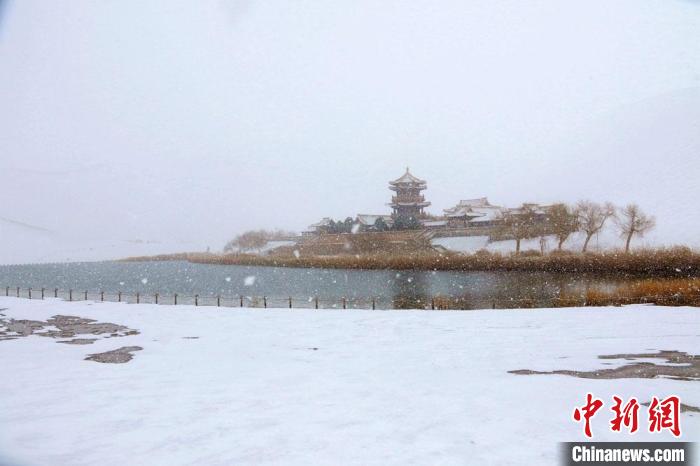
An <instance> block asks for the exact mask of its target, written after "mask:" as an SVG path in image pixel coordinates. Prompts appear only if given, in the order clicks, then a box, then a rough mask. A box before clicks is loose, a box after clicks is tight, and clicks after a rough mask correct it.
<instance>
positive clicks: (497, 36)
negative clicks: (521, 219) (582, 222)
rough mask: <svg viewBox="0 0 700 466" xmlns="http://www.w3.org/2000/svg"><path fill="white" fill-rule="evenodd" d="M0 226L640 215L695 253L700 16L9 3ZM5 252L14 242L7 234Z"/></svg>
mask: <svg viewBox="0 0 700 466" xmlns="http://www.w3.org/2000/svg"><path fill="white" fill-rule="evenodd" d="M0 21H1V22H0V143H1V145H0V158H1V164H0V202H1V204H2V209H0V217H3V218H8V219H12V220H16V221H21V222H26V223H30V224H34V225H39V226H42V227H45V228H47V229H50V230H52V231H55V232H60V233H62V234H64V235H69V236H73V237H81V238H83V237H84V238H90V239H104V238H119V239H134V238H140V239H158V240H165V239H178V240H189V241H201V242H205V243H206V244H211V245H212V248H215V249H218V248H220V247H222V246H223V243H224V242H225V240H226V239H228V238H230V237H231V236H232V235H233V234H235V233H236V232H240V231H243V230H246V229H250V228H258V227H267V228H270V227H280V228H286V229H296V230H301V229H303V228H304V227H305V226H306V225H308V224H310V223H313V222H315V221H316V220H318V218H320V217H321V216H333V217H345V216H348V215H354V214H356V213H384V212H388V207H386V206H385V203H386V202H387V201H388V199H389V196H390V195H391V193H390V192H389V191H388V189H387V181H388V180H389V179H393V178H395V177H397V176H399V175H401V173H402V172H403V170H404V169H405V166H406V165H410V167H411V170H412V172H413V173H414V174H415V175H417V176H419V177H422V178H425V179H427V181H428V188H429V189H428V191H427V192H426V196H427V197H428V200H430V201H432V202H433V206H432V207H431V211H432V212H433V213H440V212H441V211H442V209H443V208H446V207H449V206H451V205H452V204H454V203H456V202H457V201H458V200H459V199H460V198H469V197H479V196H488V197H489V198H490V200H491V201H492V202H494V203H499V204H507V205H514V204H518V203H520V202H523V201H541V202H553V201H559V200H562V201H575V200H577V199H580V198H591V199H594V200H600V201H603V200H610V201H613V202H616V203H620V204H622V203H626V202H629V201H637V202H638V203H640V204H641V205H642V207H643V208H645V209H646V210H647V211H649V212H650V213H652V214H655V215H656V216H657V219H658V224H659V226H658V228H657V230H656V232H655V234H654V235H652V238H653V239H654V240H656V241H659V242H664V243H678V242H689V243H691V244H694V245H698V244H700V240H698V239H697V238H698V228H699V227H700V209H698V207H697V200H698V199H700V187H699V183H698V179H699V178H700V161H698V159H700V2H696V1H687V0H686V1H683V0H659V1H645V0H618V1H614V2H611V1H609V0H605V1H577V2H562V1H559V0H551V1H545V0H541V1H529V2H522V1H500V0H484V1H464V0H454V1H435V0H431V1H392V0H384V1H381V2H376V1H365V0H353V1H346V2H343V1H332V2H318V1H317V2H312V1H288V2H282V1H275V2H259V1H254V0H241V1H236V0H231V1H222V0H214V1H186V2H183V1H174V0H167V1H148V2H142V1H124V0H119V1H116V0H109V1H107V0H103V1H78V0H71V1H41V0H37V1H33V0H22V1H10V2H9V3H6V4H5V5H4V11H3V13H2V16H1V17H0ZM5 244H7V242H6V241H5Z"/></svg>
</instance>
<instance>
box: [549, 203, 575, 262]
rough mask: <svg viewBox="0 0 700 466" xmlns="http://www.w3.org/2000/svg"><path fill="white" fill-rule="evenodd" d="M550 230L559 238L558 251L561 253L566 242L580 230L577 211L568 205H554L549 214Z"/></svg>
mask: <svg viewBox="0 0 700 466" xmlns="http://www.w3.org/2000/svg"><path fill="white" fill-rule="evenodd" d="M547 220H548V229H550V230H551V232H552V233H554V235H555V236H556V237H557V249H558V250H559V251H561V248H562V246H563V244H564V242H565V241H566V240H567V239H568V238H569V236H571V234H572V233H575V232H577V231H578V230H579V219H578V215H577V213H576V211H574V210H573V209H572V208H571V207H569V206H567V205H566V204H554V205H553V206H551V207H550V208H549V211H548V213H547Z"/></svg>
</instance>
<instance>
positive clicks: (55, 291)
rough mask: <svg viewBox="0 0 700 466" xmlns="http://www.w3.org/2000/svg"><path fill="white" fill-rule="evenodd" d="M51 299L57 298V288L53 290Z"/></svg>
mask: <svg viewBox="0 0 700 466" xmlns="http://www.w3.org/2000/svg"><path fill="white" fill-rule="evenodd" d="M53 297H54V298H58V288H54V289H53Z"/></svg>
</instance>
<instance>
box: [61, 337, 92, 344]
mask: <svg viewBox="0 0 700 466" xmlns="http://www.w3.org/2000/svg"><path fill="white" fill-rule="evenodd" d="M96 341H97V338H73V339H72V340H62V341H57V342H56V343H65V344H66V345H92V344H93V343H94V342H96Z"/></svg>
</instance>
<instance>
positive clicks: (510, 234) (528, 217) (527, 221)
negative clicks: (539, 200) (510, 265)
mask: <svg viewBox="0 0 700 466" xmlns="http://www.w3.org/2000/svg"><path fill="white" fill-rule="evenodd" d="M496 231H497V233H498V235H499V236H501V237H503V238H512V239H514V240H515V254H520V242H521V241H522V240H523V239H525V238H532V237H535V236H537V235H538V234H539V231H538V228H537V222H536V214H535V211H534V209H533V208H532V207H531V206H529V205H526V204H523V205H522V207H519V208H517V209H509V210H507V211H505V212H504V213H503V214H502V215H501V221H500V222H499V226H498V228H497V230H496Z"/></svg>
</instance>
